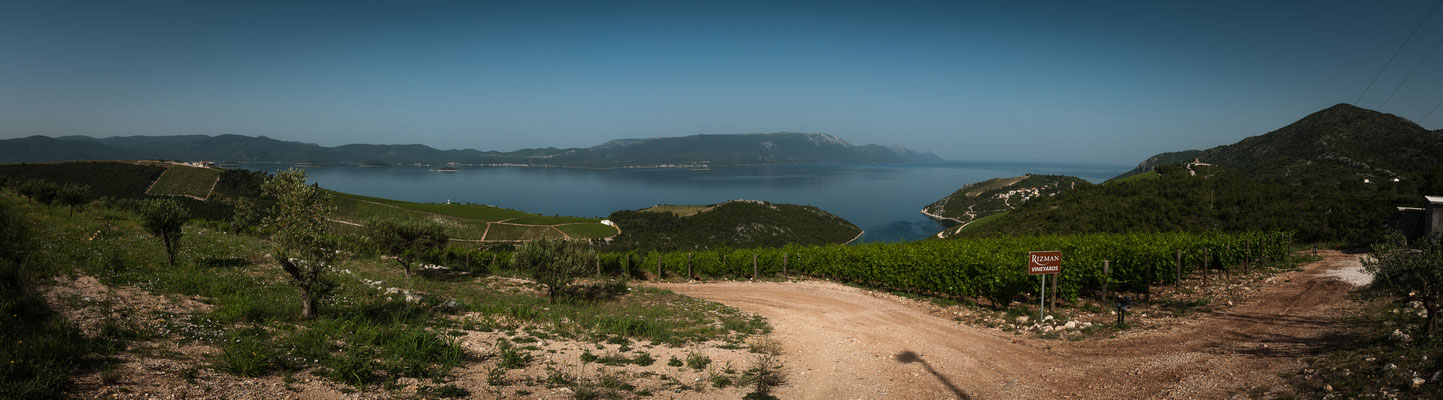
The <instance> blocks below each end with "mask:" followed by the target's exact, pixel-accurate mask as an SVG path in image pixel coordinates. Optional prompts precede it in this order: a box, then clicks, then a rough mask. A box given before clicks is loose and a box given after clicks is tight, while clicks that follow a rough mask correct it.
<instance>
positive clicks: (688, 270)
mask: <svg viewBox="0 0 1443 400" xmlns="http://www.w3.org/2000/svg"><path fill="white" fill-rule="evenodd" d="M686 279H687V280H692V279H696V275H695V274H692V273H691V253H686Z"/></svg>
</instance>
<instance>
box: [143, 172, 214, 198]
mask: <svg viewBox="0 0 1443 400" xmlns="http://www.w3.org/2000/svg"><path fill="white" fill-rule="evenodd" d="M220 172H221V171H220V170H218V169H210V168H197V167H187V166H181V165H176V166H172V167H170V168H169V169H166V170H165V172H164V173H162V174H160V178H157V179H156V180H155V184H154V185H151V186H150V191H149V192H148V193H149V194H156V195H181V196H191V197H197V198H202V199H204V198H207V197H210V190H211V188H212V187H215V182H216V179H220Z"/></svg>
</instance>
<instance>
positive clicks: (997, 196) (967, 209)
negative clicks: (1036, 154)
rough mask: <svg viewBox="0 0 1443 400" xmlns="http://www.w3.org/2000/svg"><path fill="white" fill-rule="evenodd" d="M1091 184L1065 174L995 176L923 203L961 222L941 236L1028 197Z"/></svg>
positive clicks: (937, 215) (931, 212)
mask: <svg viewBox="0 0 1443 400" xmlns="http://www.w3.org/2000/svg"><path fill="white" fill-rule="evenodd" d="M1088 186H1092V183H1090V182H1088V181H1086V180H1083V179H1082V178H1078V177H1073V176H1064V175H1024V176H1015V177H1011V178H993V179H988V180H985V181H981V182H976V183H969V184H967V185H965V186H962V188H961V189H957V191H955V192H952V194H951V195H948V196H947V197H943V198H942V199H941V200H937V201H936V202H934V203H932V204H928V205H927V206H926V207H923V208H922V213H923V214H926V215H927V216H929V217H932V218H933V219H938V220H946V221H950V222H953V223H956V224H958V226H957V227H953V228H949V229H946V230H943V231H942V232H941V233H940V234H938V237H946V236H950V235H952V234H954V233H956V231H958V230H960V229H961V228H962V227H964V226H967V224H970V223H972V222H975V221H977V220H979V219H982V218H986V217H988V216H991V215H996V214H1000V213H1004V212H1007V211H1011V210H1015V209H1017V207H1020V206H1022V204H1023V203H1026V202H1027V201H1028V200H1032V199H1036V198H1040V197H1051V196H1056V195H1057V194H1058V193H1061V192H1064V191H1068V190H1073V189H1077V188H1085V187H1088Z"/></svg>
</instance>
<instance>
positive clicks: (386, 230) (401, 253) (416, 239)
mask: <svg viewBox="0 0 1443 400" xmlns="http://www.w3.org/2000/svg"><path fill="white" fill-rule="evenodd" d="M365 232H366V233H365V235H366V239H367V241H368V242H370V243H371V244H372V245H374V246H376V249H377V250H379V251H380V252H381V254H385V255H388V256H392V257H395V258H396V263H397V264H401V268H403V269H405V271H406V277H407V278H409V277H411V264H412V263H414V262H416V261H421V260H425V259H427V258H429V257H431V256H432V255H434V254H436V253H438V252H439V251H440V250H441V249H442V248H445V247H446V240H447V238H446V230H445V229H444V228H442V227H441V224H438V223H435V222H432V221H430V220H407V221H395V220H387V219H376V220H372V221H370V222H369V223H367V224H366V230H365Z"/></svg>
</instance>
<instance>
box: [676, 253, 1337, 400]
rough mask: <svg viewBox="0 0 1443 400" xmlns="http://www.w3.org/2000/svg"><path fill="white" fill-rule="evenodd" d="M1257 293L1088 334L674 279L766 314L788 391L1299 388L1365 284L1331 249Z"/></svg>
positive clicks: (894, 304) (916, 393)
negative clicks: (1138, 325)
mask: <svg viewBox="0 0 1443 400" xmlns="http://www.w3.org/2000/svg"><path fill="white" fill-rule="evenodd" d="M1326 256H1327V257H1326V260H1324V261H1321V262H1317V263H1313V264H1310V265H1307V266H1305V267H1304V270H1303V271H1300V272H1292V273H1285V274H1280V275H1278V276H1277V277H1276V278H1275V281H1276V282H1278V283H1277V284H1275V285H1272V286H1268V287H1266V288H1264V289H1262V290H1261V291H1260V292H1259V293H1257V294H1256V295H1254V296H1252V297H1250V298H1249V299H1248V300H1247V301H1245V302H1242V303H1239V304H1238V305H1237V306H1235V307H1227V308H1223V309H1220V310H1217V311H1214V312H1210V313H1203V314H1199V315H1198V316H1197V317H1195V318H1191V319H1182V321H1184V322H1180V323H1175V324H1174V325H1172V326H1168V327H1164V328H1160V329H1152V330H1133V331H1128V332H1125V333H1123V334H1120V335H1118V336H1117V337H1115V338H1102V339H1094V340H1087V341H1082V342H1067V341H1061V340H1043V339H1031V338H1026V337H1024V336H1015V335H1013V334H1010V333H1005V332H1001V331H998V330H995V329H987V328H976V327H971V326H966V325H962V324H960V323H958V322H955V321H953V320H951V319H949V318H946V317H944V316H940V315H935V314H934V312H935V311H934V310H928V309H927V308H926V307H921V306H918V305H916V304H915V303H913V302H911V301H908V300H905V299H899V298H896V297H893V296H889V295H885V294H876V293H873V292H869V291H865V290H860V289H855V288H850V287H846V286H842V285H838V284H834V283H827V282H816V281H809V282H798V283H744V282H728V283H708V284H673V285H666V286H665V287H666V288H668V289H671V290H673V291H676V292H678V293H682V294H686V295H690V296H695V297H700V298H704V299H708V300H714V301H719V302H722V303H725V304H729V305H732V306H735V307H738V308H742V309H744V310H747V311H751V312H755V313H757V314H761V315H763V316H766V317H767V318H768V319H769V320H770V322H771V323H772V325H773V326H774V327H775V328H776V333H775V334H774V335H775V336H776V337H777V338H778V339H780V340H781V341H782V342H783V344H784V349H785V351H786V352H787V355H786V357H785V360H786V363H787V370H788V372H789V382H790V385H789V386H788V387H786V388H785V389H783V390H782V391H781V392H780V393H779V395H780V397H782V398H879V399H880V398H977V399H1011V398H1097V399H1102V398H1107V399H1114V398H1226V397H1228V396H1229V395H1232V394H1236V393H1249V392H1253V391H1257V390H1261V391H1266V392H1273V393H1282V394H1285V393H1288V392H1289V391H1290V389H1289V388H1288V387H1287V386H1286V384H1285V382H1283V381H1282V379H1281V378H1280V377H1279V376H1278V374H1279V373H1281V372H1284V371H1288V370H1291V369H1295V368H1299V367H1302V364H1301V361H1300V359H1301V358H1302V357H1303V356H1305V355H1308V354H1311V353H1315V352H1317V351H1320V350H1326V349H1328V348H1329V346H1331V342H1330V340H1329V339H1328V338H1325V337H1324V336H1322V335H1324V333H1325V332H1326V331H1329V330H1331V329H1330V328H1332V327H1336V326H1338V325H1339V324H1341V323H1342V322H1341V318H1342V317H1343V316H1345V315H1348V314H1350V311H1351V310H1350V307H1352V305H1351V304H1350V302H1348V301H1347V300H1345V298H1344V296H1343V295H1344V294H1345V293H1346V292H1348V291H1349V290H1351V289H1352V288H1353V287H1354V286H1352V285H1350V284H1348V283H1345V282H1342V281H1339V280H1338V279H1336V278H1333V277H1329V276H1327V274H1326V273H1327V272H1328V271H1331V270H1333V269H1337V268H1339V267H1340V266H1341V265H1346V264H1347V263H1348V262H1349V261H1351V260H1354V259H1356V256H1351V255H1345V254H1342V253H1336V252H1329V253H1327V254H1326Z"/></svg>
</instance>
